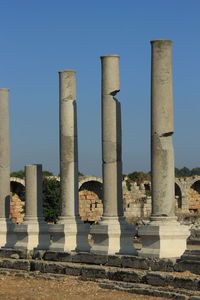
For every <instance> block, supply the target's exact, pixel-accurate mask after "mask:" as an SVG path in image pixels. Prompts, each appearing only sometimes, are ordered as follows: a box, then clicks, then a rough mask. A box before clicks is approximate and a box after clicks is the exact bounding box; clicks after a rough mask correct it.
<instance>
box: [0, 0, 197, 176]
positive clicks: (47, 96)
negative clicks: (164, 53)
mask: <svg viewBox="0 0 200 300" xmlns="http://www.w3.org/2000/svg"><path fill="white" fill-rule="evenodd" d="M0 11H1V14H0V15H1V17H0V87H1V88H10V116H11V119H10V131H11V169H12V170H19V169H23V167H24V165H25V164H30V163H42V164H43V168H44V169H46V170H50V171H53V172H54V173H55V174H57V173H58V172H59V157H58V153H59V148H58V143H59V140H58V130H59V127H58V73H57V72H58V71H59V70H63V69H74V70H76V71H77V105H78V135H79V169H80V171H81V172H83V173H85V174H91V175H98V176H100V175H101V124H100V121H101V120H100V113H101V112H100V100H101V95H100V84H101V82H100V78H101V74H100V72H101V69H100V59H99V57H100V55H105V54H119V55H120V71H121V73H120V74H121V91H120V93H119V94H118V99H119V100H120V102H121V105H122V124H123V165H124V168H123V172H124V173H129V172H132V171H134V170H143V171H148V170H149V169H150V43H149V41H150V40H152V39H160V38H166V39H172V40H173V88H174V107H175V134H174V147H175V162H176V166H177V167H179V168H180V167H183V166H187V167H189V168H193V167H196V166H200V155H199V153H200V139H199V128H200V118H199V114H200V38H199V37H200V18H199V15H200V1H199V0H190V1H188V0H187V1H185V0H167V1H164V0H137V1H136V0H123V1H122V0H101V1H100V0H73V1H68V0H57V1H55V0H54V1H52V0H40V1H39V0H34V1H33V0H17V1H16V0H0Z"/></svg>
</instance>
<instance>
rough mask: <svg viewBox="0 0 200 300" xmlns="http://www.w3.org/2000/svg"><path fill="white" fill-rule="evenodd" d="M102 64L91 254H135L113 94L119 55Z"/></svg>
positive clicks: (117, 81) (117, 82) (105, 58)
mask: <svg viewBox="0 0 200 300" xmlns="http://www.w3.org/2000/svg"><path fill="white" fill-rule="evenodd" d="M101 66H102V88H101V92H102V161H103V165H102V167H103V205H104V212H103V217H102V221H101V222H99V224H97V225H94V226H93V227H92V230H91V234H92V235H93V238H94V244H93V246H92V250H91V251H92V252H94V253H102V254H103V253H106V254H115V253H131V254H133V253H136V251H135V249H134V247H133V235H134V233H135V230H134V228H133V226H129V225H128V224H127V223H126V222H125V220H124V217H123V199H122V160H121V109H120V103H119V101H118V100H117V99H116V98H115V95H116V94H117V93H118V92H119V91H120V79H119V56H118V55H107V56H102V57H101Z"/></svg>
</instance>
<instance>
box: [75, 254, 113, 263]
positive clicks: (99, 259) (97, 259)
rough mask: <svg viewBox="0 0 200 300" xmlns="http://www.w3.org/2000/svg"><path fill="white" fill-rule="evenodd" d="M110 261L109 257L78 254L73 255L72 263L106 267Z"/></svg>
mask: <svg viewBox="0 0 200 300" xmlns="http://www.w3.org/2000/svg"><path fill="white" fill-rule="evenodd" d="M107 259H108V256H107V255H98V254H90V253H88V254H87V253H77V254H76V255H72V262H77V263H86V264H94V263H95V264H97V265H104V264H106V262H107Z"/></svg>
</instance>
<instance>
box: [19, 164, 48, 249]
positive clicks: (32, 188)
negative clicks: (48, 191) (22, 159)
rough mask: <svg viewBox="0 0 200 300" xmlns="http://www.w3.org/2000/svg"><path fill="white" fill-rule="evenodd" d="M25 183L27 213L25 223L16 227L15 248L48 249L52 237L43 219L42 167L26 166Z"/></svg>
mask: <svg viewBox="0 0 200 300" xmlns="http://www.w3.org/2000/svg"><path fill="white" fill-rule="evenodd" d="M25 182H26V185H25V200H26V201H25V204H26V206H25V207H26V211H25V217H24V222H23V223H22V224H16V225H15V232H16V235H17V240H16V242H15V245H14V248H22V249H26V250H34V249H35V250H38V249H48V248H49V244H50V237H49V232H48V224H47V223H46V222H45V221H44V217H43V198H42V165H40V164H38V165H37V164H36V165H27V166H25Z"/></svg>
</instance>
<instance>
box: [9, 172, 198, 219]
mask: <svg viewBox="0 0 200 300" xmlns="http://www.w3.org/2000/svg"><path fill="white" fill-rule="evenodd" d="M54 178H55V179H56V180H58V181H60V177H56V176H54ZM10 182H11V204H10V217H11V219H12V222H14V223H22V222H23V218H24V216H25V201H24V200H25V199H24V192H25V180H24V179H20V178H15V177H11V178H10ZM127 182H128V184H127ZM122 193H123V207H124V216H125V217H126V219H127V220H128V222H129V223H131V222H135V221H137V220H140V219H141V220H142V219H148V218H149V217H150V215H151V182H150V181H146V180H145V181H144V182H142V183H141V184H140V185H138V184H137V183H136V182H134V181H132V180H130V179H129V178H128V176H126V177H125V178H124V180H123V181H122ZM102 199H103V182H102V178H99V177H95V176H79V215H80V217H81V219H82V220H83V221H85V222H89V223H91V224H92V223H94V222H98V221H100V219H101V217H102V215H103V200H102ZM175 199H176V200H175V210H176V215H177V216H179V217H180V218H183V217H184V216H186V217H187V218H190V217H191V218H190V219H191V220H192V221H193V219H194V218H193V217H195V218H196V222H199V221H200V176H197V175H195V176H192V177H185V178H176V179H175ZM191 223H192V222H191Z"/></svg>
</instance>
